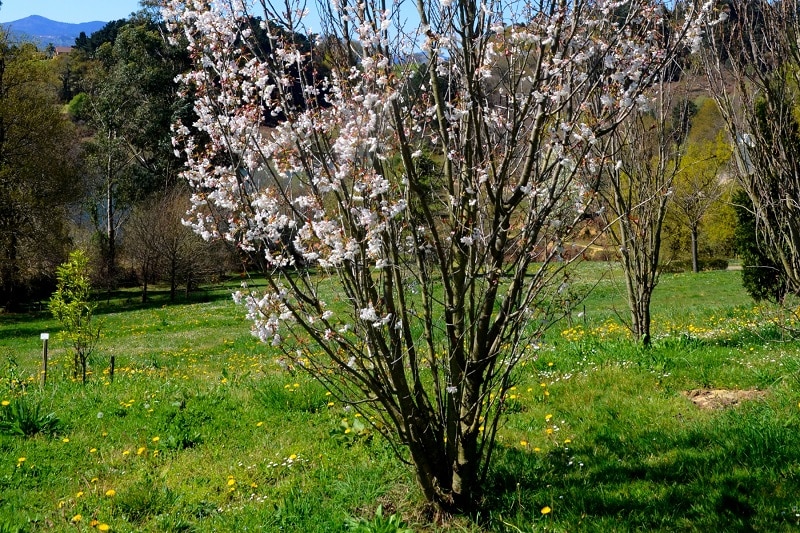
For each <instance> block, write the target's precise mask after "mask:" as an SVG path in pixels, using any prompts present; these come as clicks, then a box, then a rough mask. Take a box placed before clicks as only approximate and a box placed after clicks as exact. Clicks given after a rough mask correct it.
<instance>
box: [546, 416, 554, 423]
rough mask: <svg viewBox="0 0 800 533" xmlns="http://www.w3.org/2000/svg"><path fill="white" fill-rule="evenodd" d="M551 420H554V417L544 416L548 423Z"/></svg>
mask: <svg viewBox="0 0 800 533" xmlns="http://www.w3.org/2000/svg"><path fill="white" fill-rule="evenodd" d="M551 418H553V415H544V419H545V421H546V422H549V421H550V419H551Z"/></svg>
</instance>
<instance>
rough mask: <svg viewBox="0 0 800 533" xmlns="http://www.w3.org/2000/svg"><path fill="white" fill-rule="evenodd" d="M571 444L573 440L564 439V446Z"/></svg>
mask: <svg viewBox="0 0 800 533" xmlns="http://www.w3.org/2000/svg"><path fill="white" fill-rule="evenodd" d="M570 442H572V439H564V444H569V443H570Z"/></svg>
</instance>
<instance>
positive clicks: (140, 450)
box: [136, 446, 147, 455]
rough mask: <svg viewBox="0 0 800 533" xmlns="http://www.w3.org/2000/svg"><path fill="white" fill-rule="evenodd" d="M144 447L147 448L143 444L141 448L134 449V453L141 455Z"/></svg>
mask: <svg viewBox="0 0 800 533" xmlns="http://www.w3.org/2000/svg"><path fill="white" fill-rule="evenodd" d="M146 449H147V448H145V447H144V446H142V447H141V448H139V449H138V450H136V455H142V454H143V453H144V451H145V450H146Z"/></svg>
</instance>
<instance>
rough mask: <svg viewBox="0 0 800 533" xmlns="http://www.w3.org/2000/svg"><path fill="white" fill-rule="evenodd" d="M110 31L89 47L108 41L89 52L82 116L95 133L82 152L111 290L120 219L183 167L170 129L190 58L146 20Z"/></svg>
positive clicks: (163, 187)
mask: <svg viewBox="0 0 800 533" xmlns="http://www.w3.org/2000/svg"><path fill="white" fill-rule="evenodd" d="M123 22H124V23H123ZM109 26H110V27H109ZM109 26H107V27H106V28H104V30H101V32H99V33H100V34H101V35H100V36H99V37H98V36H96V35H95V34H93V35H92V38H91V39H90V41H91V44H92V45H93V46H94V45H95V44H97V43H96V42H95V41H96V40H99V39H100V38H103V39H105V40H104V41H103V42H102V44H99V45H97V46H96V48H93V54H94V58H95V61H97V62H98V65H99V66H98V71H99V73H98V74H97V75H96V77H95V78H93V79H90V80H87V81H88V82H89V83H88V85H87V87H86V89H87V92H88V94H89V98H88V103H87V104H84V105H83V109H88V115H89V121H88V122H89V125H90V127H91V129H92V131H93V136H92V138H91V140H90V141H89V143H88V144H87V152H88V153H89V161H90V162H91V165H90V167H91V171H92V175H93V177H94V181H95V188H96V191H97V196H96V197H95V199H94V201H93V202H92V208H91V209H92V212H93V220H94V222H95V225H96V226H97V228H98V230H101V231H98V236H99V237H100V249H101V251H102V256H103V258H104V263H105V275H106V279H107V281H108V283H109V284H113V283H114V281H115V278H116V268H117V262H118V252H117V248H118V241H119V236H118V234H119V232H120V229H121V226H122V224H123V222H124V220H125V217H126V216H127V214H128V213H129V211H130V209H131V208H132V207H133V206H134V205H135V204H136V203H137V202H139V201H142V200H143V199H145V198H147V197H148V196H149V195H150V194H153V193H154V192H156V191H164V190H166V189H168V188H169V187H171V186H172V185H173V184H174V182H175V178H176V175H177V170H178V168H179V166H180V162H179V160H178V159H177V158H176V157H175V155H174V150H173V148H172V146H171V141H170V126H171V123H172V121H173V120H174V119H175V117H176V115H179V114H180V113H181V112H182V107H181V103H180V102H179V100H178V99H177V97H176V95H175V92H176V85H175V82H174V78H175V76H176V74H177V73H178V72H181V71H183V70H184V68H185V66H186V64H187V63H186V61H187V56H186V54H185V52H182V51H180V50H179V49H178V48H176V47H173V46H170V45H169V44H168V43H167V42H166V41H165V40H164V37H163V35H162V32H161V30H160V28H159V25H158V23H157V22H156V21H154V20H152V19H151V18H148V17H146V16H145V15H144V14H142V15H141V16H138V17H133V18H132V19H131V20H129V21H117V22H115V23H113V24H110V25H109ZM90 48H91V47H90ZM184 107H185V106H184Z"/></svg>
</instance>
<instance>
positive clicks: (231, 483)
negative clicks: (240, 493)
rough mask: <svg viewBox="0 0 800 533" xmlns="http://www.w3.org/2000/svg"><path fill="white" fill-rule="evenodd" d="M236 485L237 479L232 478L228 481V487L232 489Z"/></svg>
mask: <svg viewBox="0 0 800 533" xmlns="http://www.w3.org/2000/svg"><path fill="white" fill-rule="evenodd" d="M234 485H236V480H235V479H233V478H230V479H229V480H228V486H229V487H232V486H234Z"/></svg>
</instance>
